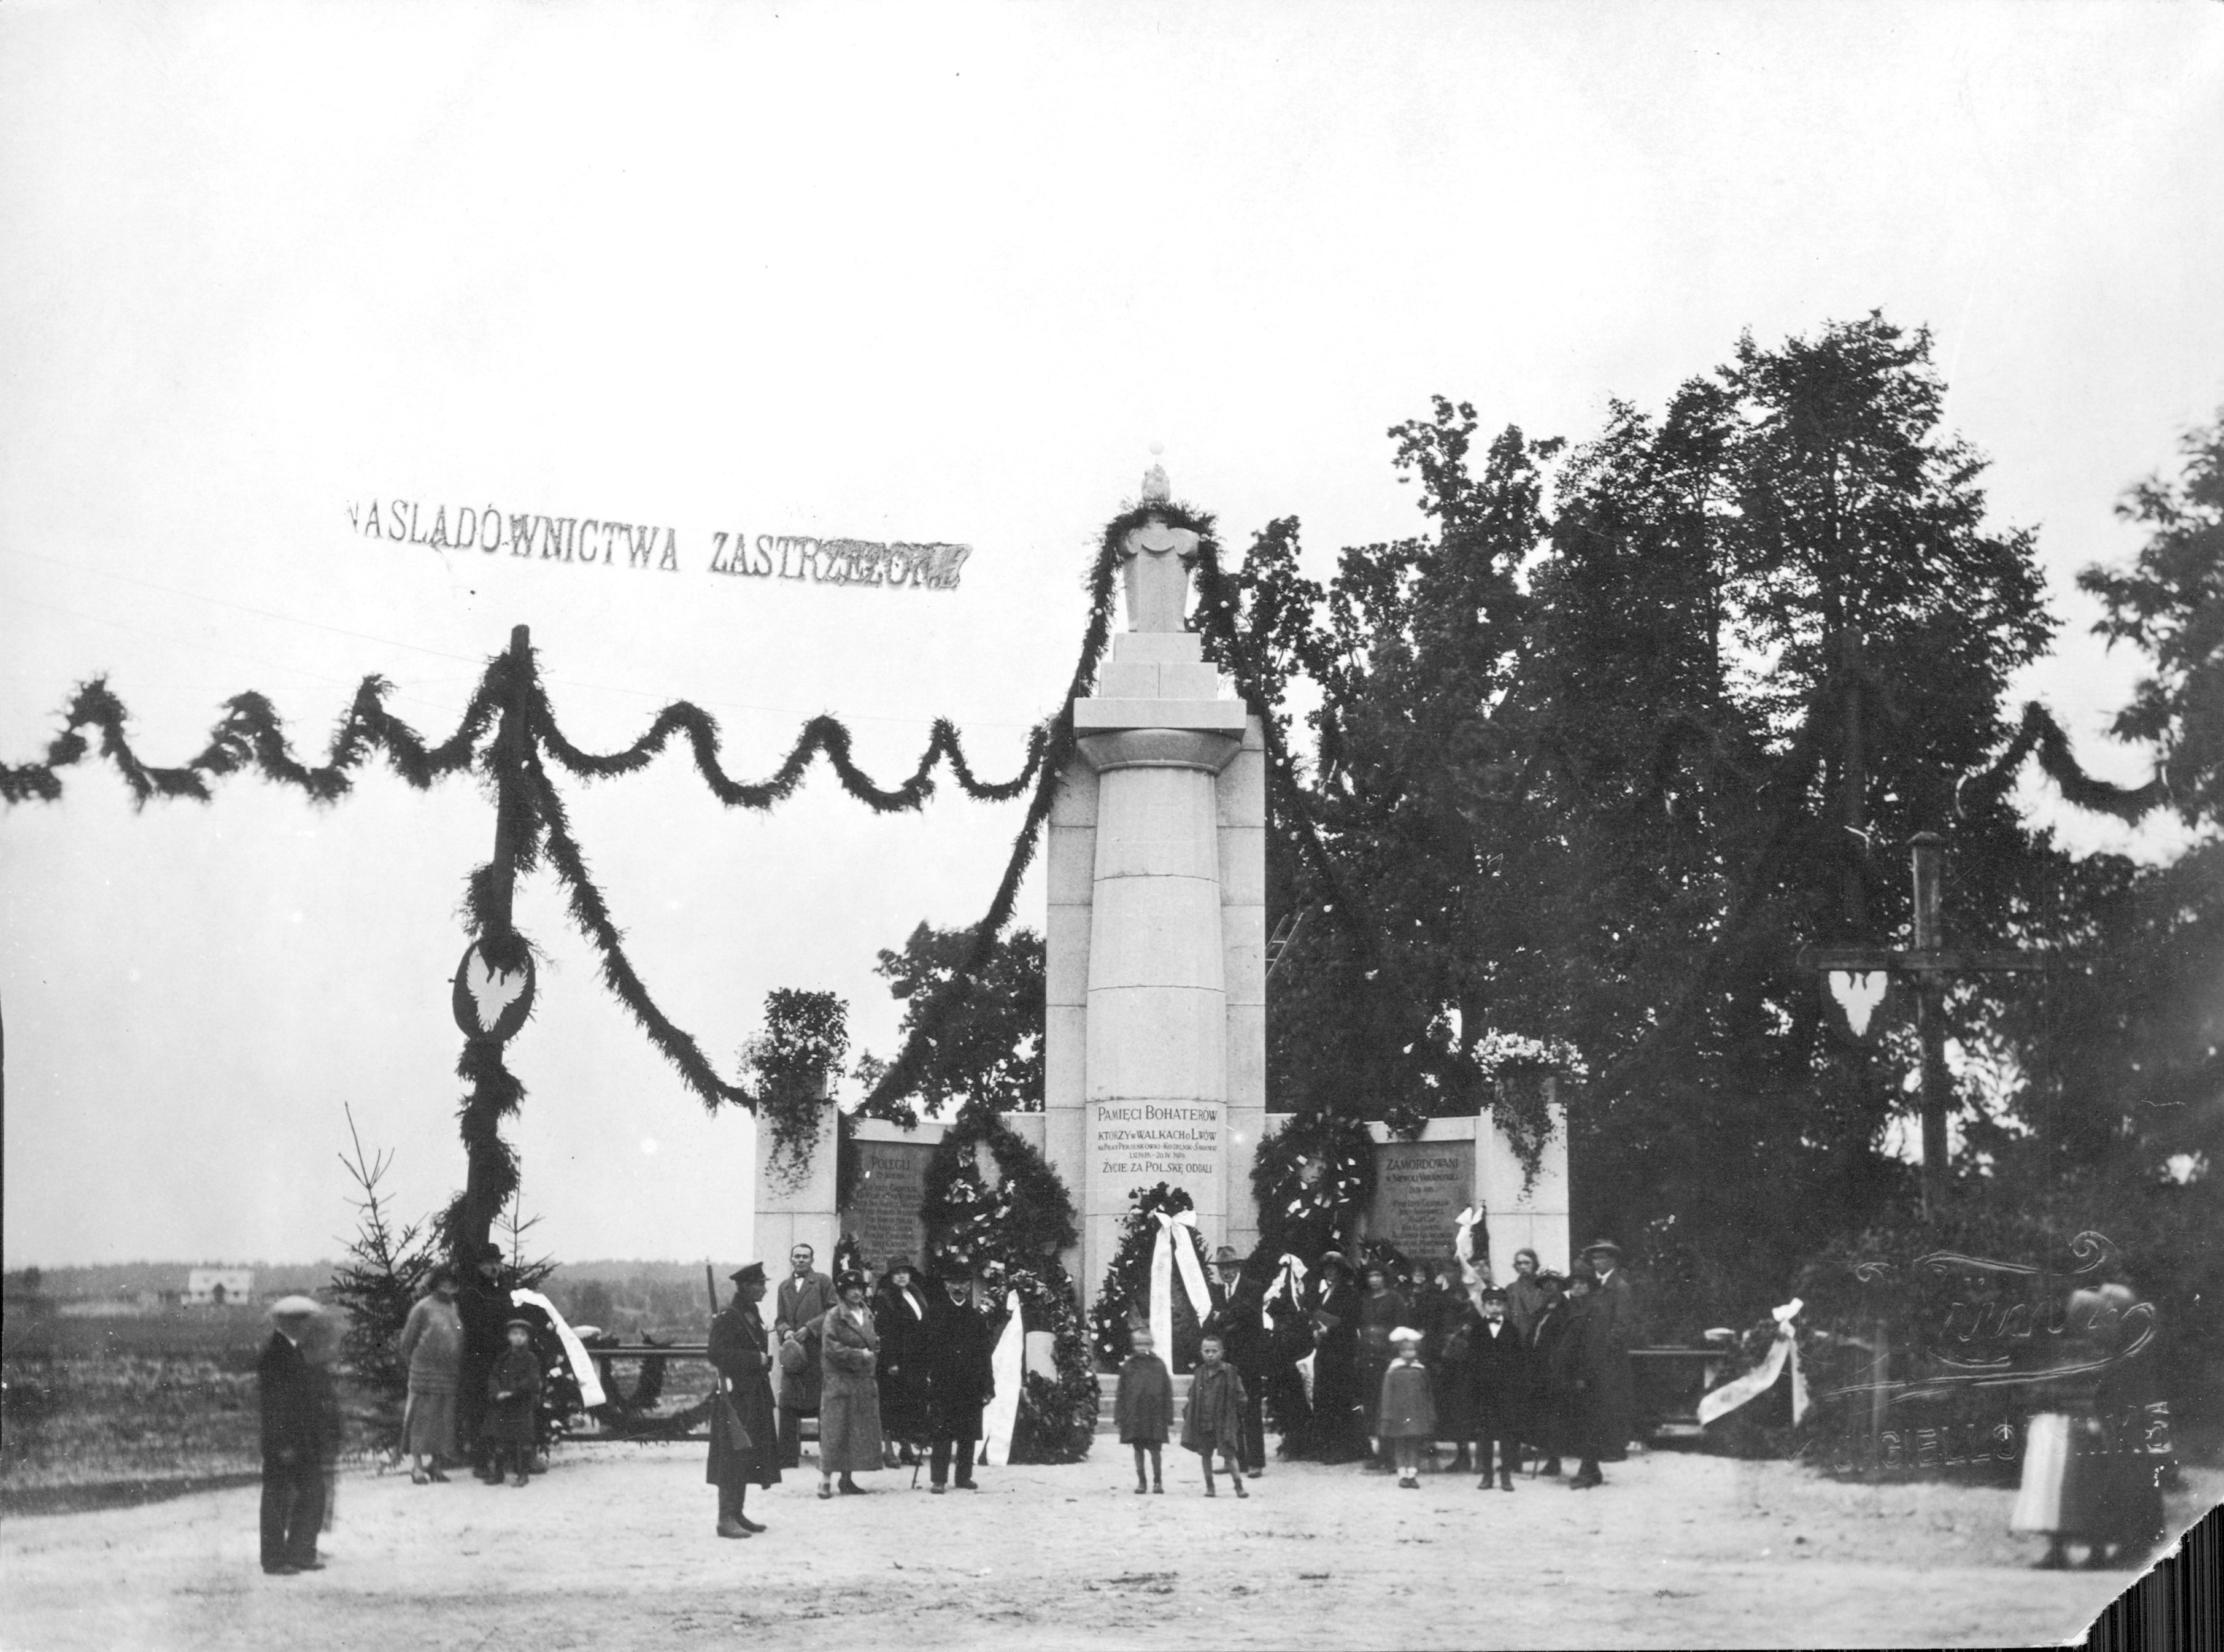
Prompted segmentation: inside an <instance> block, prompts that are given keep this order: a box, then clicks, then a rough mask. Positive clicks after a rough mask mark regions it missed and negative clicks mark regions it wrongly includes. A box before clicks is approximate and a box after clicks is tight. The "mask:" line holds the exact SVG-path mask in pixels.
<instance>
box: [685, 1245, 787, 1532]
mask: <svg viewBox="0 0 2224 1652" xmlns="http://www.w3.org/2000/svg"><path fill="white" fill-rule="evenodd" d="M732 1277H733V1281H734V1300H733V1301H732V1302H729V1303H727V1304H726V1306H725V1308H723V1310H721V1312H720V1313H719V1315H718V1316H717V1318H716V1319H714V1320H712V1321H711V1346H710V1348H709V1350H708V1352H709V1354H710V1359H711V1365H712V1366H713V1367H715V1368H716V1369H717V1372H718V1376H719V1378H720V1385H721V1387H723V1390H725V1397H726V1399H727V1401H728V1403H729V1404H730V1406H731V1408H732V1416H730V1417H729V1416H728V1415H727V1407H725V1406H719V1405H713V1406H712V1407H711V1457H710V1460H709V1462H707V1463H706V1464H705V1465H704V1470H703V1478H704V1479H705V1480H707V1481H709V1482H710V1484H711V1485H715V1486H717V1488H718V1535H719V1536H721V1537H747V1536H749V1535H750V1534H751V1533H753V1532H760V1531H762V1530H763V1529H764V1528H763V1527H762V1526H761V1525H759V1524H758V1523H756V1522H755V1521H754V1520H752V1519H750V1518H749V1516H748V1514H747V1513H745V1512H744V1508H745V1504H746V1501H747V1498H748V1497H749V1487H751V1486H752V1485H779V1484H780V1425H779V1423H778V1422H777V1421H776V1420H775V1419H774V1415H773V1405H772V1334H771V1333H770V1332H769V1331H768V1330H766V1328H765V1322H764V1315H762V1314H761V1313H759V1312H758V1311H757V1304H758V1303H759V1302H762V1301H763V1300H764V1295H765V1290H766V1288H767V1281H766V1279H765V1271H764V1264H762V1263H760V1262H752V1263H750V1264H749V1266H748V1267H746V1268H743V1269H742V1270H741V1271H739V1272H737V1273H736V1274H734V1275H733V1276H732Z"/></svg>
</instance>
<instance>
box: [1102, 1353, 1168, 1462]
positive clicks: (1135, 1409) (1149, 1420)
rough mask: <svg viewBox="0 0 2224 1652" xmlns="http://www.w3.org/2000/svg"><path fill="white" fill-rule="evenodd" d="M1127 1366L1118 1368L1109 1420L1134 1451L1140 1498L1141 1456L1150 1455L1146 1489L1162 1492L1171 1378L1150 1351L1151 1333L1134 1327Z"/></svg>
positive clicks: (1162, 1364) (1121, 1438) (1155, 1355)
mask: <svg viewBox="0 0 2224 1652" xmlns="http://www.w3.org/2000/svg"><path fill="white" fill-rule="evenodd" d="M1173 1419H1174V1379H1173V1378H1172V1377H1170V1376H1168V1375H1167V1374H1166V1361H1165V1360H1163V1359H1159V1356H1158V1355H1157V1354H1156V1353H1155V1352H1153V1351H1152V1347H1151V1334H1150V1333H1149V1332H1148V1331H1147V1330H1145V1329H1144V1328H1143V1327H1141V1326H1140V1325H1139V1326H1137V1327H1135V1329H1134V1334H1132V1335H1131V1336H1129V1338H1128V1363H1127V1364H1126V1365H1122V1366H1121V1367H1120V1385H1119V1387H1118V1388H1117V1389H1116V1390H1114V1392H1113V1396H1112V1420H1113V1422H1115V1423H1116V1424H1117V1425H1118V1426H1119V1429H1120V1443H1121V1445H1123V1446H1133V1447H1134V1448H1135V1495H1136V1496H1137V1497H1140V1496H1142V1495H1143V1491H1144V1485H1143V1454H1144V1453H1146V1452H1148V1453H1150V1458H1151V1483H1150V1487H1149V1489H1150V1490H1152V1491H1159V1492H1163V1491H1165V1490H1166V1482H1165V1480H1164V1479H1161V1478H1160V1464H1159V1450H1160V1449H1161V1448H1162V1447H1164V1446H1165V1445H1166V1435H1167V1434H1168V1433H1169V1432H1170V1431H1171V1430H1172V1427H1173Z"/></svg>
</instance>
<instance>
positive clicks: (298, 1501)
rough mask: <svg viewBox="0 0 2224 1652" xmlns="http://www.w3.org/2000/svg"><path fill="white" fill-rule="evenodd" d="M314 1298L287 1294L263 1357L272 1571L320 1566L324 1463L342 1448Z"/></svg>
mask: <svg viewBox="0 0 2224 1652" xmlns="http://www.w3.org/2000/svg"><path fill="white" fill-rule="evenodd" d="M322 1311H323V1310H322V1309H321V1308H319V1306H318V1305H317V1302H316V1299H315V1298H314V1297H313V1296H281V1297H280V1298H279V1299H278V1301H277V1302H275V1304H273V1305H272V1307H271V1309H270V1321H271V1330H270V1340H269V1341H268V1342H266V1343H264V1344H263V1345H262V1358H261V1359H258V1360H257V1361H256V1366H255V1387H256V1398H257V1400H258V1401H259V1402H260V1403H261V1406H262V1569H263V1570H264V1571H265V1572H268V1573H270V1574H271V1575H272V1576H273V1577H291V1576H293V1575H294V1573H299V1572H321V1571H323V1570H324V1568H325V1563H324V1562H323V1561H320V1560H319V1559H318V1558H317V1533H318V1532H319V1530H321V1529H323V1526H324V1523H325V1460H326V1459H327V1458H328V1457H330V1456H333V1455H336V1454H337V1453H338V1448H339V1406H338V1401H337V1400H336V1398H335V1397H334V1395H333V1392H332V1378H331V1377H330V1376H329V1375H328V1374H327V1373H326V1372H325V1369H324V1365H323V1349H322V1348H321V1346H319V1342H318V1340H317V1333H318V1328H319V1327H318V1326H317V1318H318V1315H319V1314H320V1313H322Z"/></svg>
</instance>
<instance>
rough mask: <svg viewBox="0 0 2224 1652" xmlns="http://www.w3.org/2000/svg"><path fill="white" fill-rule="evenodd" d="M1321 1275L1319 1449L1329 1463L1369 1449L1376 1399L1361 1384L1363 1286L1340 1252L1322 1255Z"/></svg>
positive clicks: (1316, 1311) (1316, 1378)
mask: <svg viewBox="0 0 2224 1652" xmlns="http://www.w3.org/2000/svg"><path fill="white" fill-rule="evenodd" d="M1320 1274H1321V1294H1320V1297H1319V1300H1318V1301H1317V1302H1315V1303H1314V1305H1313V1311H1312V1321H1313V1454H1314V1456H1315V1457H1317V1459H1318V1460H1320V1461H1322V1462H1324V1463H1350V1462H1356V1461H1358V1460H1360V1459H1362V1458H1363V1457H1365V1456H1366V1455H1367V1454H1368V1446H1367V1432H1368V1430H1367V1424H1368V1416H1369V1414H1370V1413H1371V1412H1372V1410H1373V1409H1374V1397H1372V1396H1369V1395H1368V1394H1367V1393H1366V1392H1365V1390H1362V1388H1361V1386H1360V1370H1359V1287H1358V1285H1357V1284H1355V1283H1353V1280H1352V1277H1351V1266H1350V1264H1349V1263H1347V1262H1346V1261H1345V1260H1344V1259H1343V1256H1342V1255H1341V1254H1340V1253H1338V1252H1335V1251H1330V1252H1329V1253H1328V1254H1327V1255H1326V1256H1324V1257H1323V1258H1321V1265H1320Z"/></svg>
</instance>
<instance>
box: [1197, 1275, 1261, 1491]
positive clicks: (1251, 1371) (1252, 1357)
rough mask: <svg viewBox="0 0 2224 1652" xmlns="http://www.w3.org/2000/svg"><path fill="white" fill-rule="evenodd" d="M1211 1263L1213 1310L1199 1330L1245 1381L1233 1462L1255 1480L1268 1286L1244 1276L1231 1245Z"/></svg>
mask: <svg viewBox="0 0 2224 1652" xmlns="http://www.w3.org/2000/svg"><path fill="white" fill-rule="evenodd" d="M1212 1267H1213V1271H1214V1272H1215V1273H1216V1274H1217V1275H1218V1276H1219V1277H1217V1278H1216V1279H1214V1280H1213V1281H1212V1282H1211V1287H1212V1312H1211V1313H1210V1315H1207V1316H1206V1318H1205V1321H1204V1327H1202V1328H1203V1331H1204V1334H1206V1335H1208V1336H1217V1337H1218V1338H1219V1339H1220V1342H1221V1346H1222V1348H1223V1351H1224V1352H1226V1354H1227V1357H1228V1363H1229V1365H1233V1366H1234V1367H1235V1372H1236V1375H1238V1376H1239V1377H1241V1378H1242V1379H1243V1416H1242V1428H1241V1429H1240V1443H1241V1444H1242V1451H1241V1452H1240V1453H1238V1454H1237V1458H1236V1465H1235V1466H1236V1467H1237V1468H1238V1469H1239V1470H1240V1471H1241V1472H1242V1473H1243V1474H1245V1475H1247V1476H1248V1478H1250V1479H1254V1480H1255V1479H1258V1478H1259V1477H1260V1475H1261V1474H1263V1473H1265V1472H1267V1378H1268V1376H1269V1374H1270V1373H1271V1371H1272V1370H1273V1354H1274V1350H1273V1338H1272V1336H1271V1335H1270V1334H1269V1333H1268V1332H1267V1326H1266V1321H1265V1318H1264V1315H1263V1311H1262V1310H1263V1308H1264V1306H1265V1300H1266V1287H1265V1285H1264V1284H1263V1283H1260V1281H1257V1280H1253V1279H1247V1278H1246V1277H1244V1273H1245V1264H1244V1260H1243V1258H1242V1257H1241V1256H1239V1255H1237V1254H1236V1252H1235V1246H1234V1245H1222V1246H1221V1247H1220V1248H1219V1249H1218V1250H1217V1251H1216V1252H1213V1256H1212Z"/></svg>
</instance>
